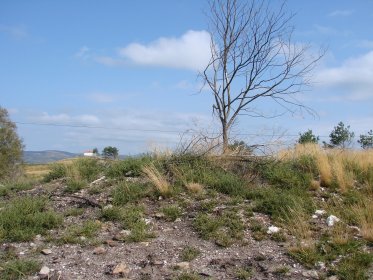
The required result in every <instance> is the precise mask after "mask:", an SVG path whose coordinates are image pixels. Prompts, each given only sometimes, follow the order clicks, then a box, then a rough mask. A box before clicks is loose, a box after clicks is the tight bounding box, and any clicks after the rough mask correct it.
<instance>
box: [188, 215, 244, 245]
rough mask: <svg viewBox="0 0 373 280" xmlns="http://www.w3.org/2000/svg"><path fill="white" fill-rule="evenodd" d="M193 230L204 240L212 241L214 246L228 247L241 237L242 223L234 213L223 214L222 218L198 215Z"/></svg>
mask: <svg viewBox="0 0 373 280" xmlns="http://www.w3.org/2000/svg"><path fill="white" fill-rule="evenodd" d="M193 226H194V229H195V230H196V231H197V232H198V233H199V235H200V236H201V237H202V238H204V239H212V240H214V241H215V243H216V244H218V245H220V246H223V247H228V246H230V245H231V244H233V243H234V242H235V241H237V240H241V239H242V237H243V231H244V229H245V227H244V225H243V222H242V221H241V219H240V217H238V216H237V214H236V213H235V212H231V211H228V212H225V213H223V215H222V216H218V217H215V216H212V215H207V214H203V213H202V214H199V215H198V216H197V217H196V218H195V220H194V222H193Z"/></svg>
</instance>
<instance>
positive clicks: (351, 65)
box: [316, 51, 373, 101]
mask: <svg viewBox="0 0 373 280" xmlns="http://www.w3.org/2000/svg"><path fill="white" fill-rule="evenodd" d="M372 77H373V51H370V52H368V53H366V54H364V55H361V56H359V57H355V58H350V59H348V60H346V61H345V62H343V63H342V65H341V66H339V67H332V68H325V69H322V70H320V71H319V72H318V73H317V75H316V81H317V83H318V84H319V86H320V87H322V88H327V89H336V90H338V92H340V93H341V94H342V95H341V96H340V98H343V99H345V100H352V101H360V100H367V99H373V91H372V88H373V78H372Z"/></svg>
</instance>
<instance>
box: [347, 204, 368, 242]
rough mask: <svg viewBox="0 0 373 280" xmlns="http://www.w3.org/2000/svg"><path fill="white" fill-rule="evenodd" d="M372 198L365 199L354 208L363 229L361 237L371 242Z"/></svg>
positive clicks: (353, 210)
mask: <svg viewBox="0 0 373 280" xmlns="http://www.w3.org/2000/svg"><path fill="white" fill-rule="evenodd" d="M372 198H373V197H370V199H369V198H365V199H364V200H363V201H361V202H360V203H359V204H357V205H354V206H353V207H352V212H353V213H354V216H355V217H356V220H357V222H358V224H359V227H360V229H361V235H362V236H363V238H364V239H365V240H367V241H369V242H373V203H372Z"/></svg>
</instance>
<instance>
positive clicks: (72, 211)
mask: <svg viewBox="0 0 373 280" xmlns="http://www.w3.org/2000/svg"><path fill="white" fill-rule="evenodd" d="M83 213H84V209H83V208H78V207H73V208H70V209H68V210H66V211H65V212H64V213H63V214H64V216H66V217H69V216H72V217H77V216H80V215H82V214H83Z"/></svg>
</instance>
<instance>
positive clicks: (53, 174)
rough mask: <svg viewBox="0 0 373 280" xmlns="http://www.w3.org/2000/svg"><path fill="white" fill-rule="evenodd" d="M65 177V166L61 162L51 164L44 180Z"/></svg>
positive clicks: (48, 180)
mask: <svg viewBox="0 0 373 280" xmlns="http://www.w3.org/2000/svg"><path fill="white" fill-rule="evenodd" d="M63 177H66V167H65V165H63V164H59V163H54V164H52V167H51V170H50V171H49V173H48V174H47V175H45V177H44V182H50V181H53V180H56V179H59V178H63Z"/></svg>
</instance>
